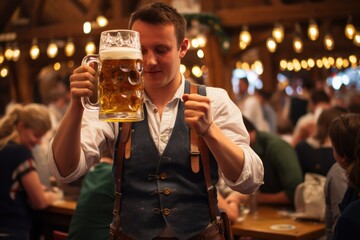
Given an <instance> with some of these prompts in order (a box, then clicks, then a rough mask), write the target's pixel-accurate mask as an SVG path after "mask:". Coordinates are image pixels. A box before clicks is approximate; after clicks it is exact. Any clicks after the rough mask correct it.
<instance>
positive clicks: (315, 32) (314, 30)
mask: <svg viewBox="0 0 360 240" xmlns="http://www.w3.org/2000/svg"><path fill="white" fill-rule="evenodd" d="M307 32H308V37H309V39H310V40H312V41H315V40H316V39H318V37H319V27H318V25H317V23H316V22H315V20H314V19H311V20H310V23H309V27H308V31H307Z"/></svg>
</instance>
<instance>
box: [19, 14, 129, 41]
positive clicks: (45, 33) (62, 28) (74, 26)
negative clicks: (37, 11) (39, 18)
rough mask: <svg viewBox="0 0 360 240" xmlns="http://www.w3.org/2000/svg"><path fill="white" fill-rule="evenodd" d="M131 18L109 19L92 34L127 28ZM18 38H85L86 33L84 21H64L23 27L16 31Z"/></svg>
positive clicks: (23, 39) (24, 39) (22, 39)
mask: <svg viewBox="0 0 360 240" xmlns="http://www.w3.org/2000/svg"><path fill="white" fill-rule="evenodd" d="M128 22H129V19H128V18H123V19H119V20H112V21H109V24H108V25H107V26H106V28H98V29H93V30H92V31H91V33H90V34H89V35H90V36H91V35H98V34H99V33H100V32H102V31H104V30H108V29H115V28H127V26H128ZM15 32H16V35H17V38H16V41H18V42H23V41H31V40H32V39H33V38H37V39H54V38H66V37H72V38H78V37H79V38H80V37H82V38H84V37H86V35H85V34H84V33H83V23H82V22H81V23H64V24H55V25H51V26H45V27H36V28H31V29H23V30H17V31H15Z"/></svg>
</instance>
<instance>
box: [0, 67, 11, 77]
mask: <svg viewBox="0 0 360 240" xmlns="http://www.w3.org/2000/svg"><path fill="white" fill-rule="evenodd" d="M8 74H9V70H8V69H7V68H6V67H3V68H1V69H0V76H1V77H3V78H5V77H6V76H7V75H8Z"/></svg>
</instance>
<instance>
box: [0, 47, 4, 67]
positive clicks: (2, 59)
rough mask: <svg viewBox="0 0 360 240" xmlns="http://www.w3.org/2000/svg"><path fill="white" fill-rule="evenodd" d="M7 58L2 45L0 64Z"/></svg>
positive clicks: (0, 48)
mask: <svg viewBox="0 0 360 240" xmlns="http://www.w3.org/2000/svg"><path fill="white" fill-rule="evenodd" d="M4 60H5V56H4V53H3V49H2V47H0V64H2V63H3V62H4Z"/></svg>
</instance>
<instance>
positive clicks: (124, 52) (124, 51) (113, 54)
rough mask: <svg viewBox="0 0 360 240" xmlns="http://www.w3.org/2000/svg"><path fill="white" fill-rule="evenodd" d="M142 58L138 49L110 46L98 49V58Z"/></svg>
mask: <svg viewBox="0 0 360 240" xmlns="http://www.w3.org/2000/svg"><path fill="white" fill-rule="evenodd" d="M112 59H142V54H141V51H140V50H139V49H135V48H129V47H112V48H107V49H102V50H100V60H101V61H102V60H112Z"/></svg>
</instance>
